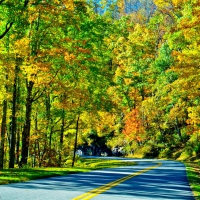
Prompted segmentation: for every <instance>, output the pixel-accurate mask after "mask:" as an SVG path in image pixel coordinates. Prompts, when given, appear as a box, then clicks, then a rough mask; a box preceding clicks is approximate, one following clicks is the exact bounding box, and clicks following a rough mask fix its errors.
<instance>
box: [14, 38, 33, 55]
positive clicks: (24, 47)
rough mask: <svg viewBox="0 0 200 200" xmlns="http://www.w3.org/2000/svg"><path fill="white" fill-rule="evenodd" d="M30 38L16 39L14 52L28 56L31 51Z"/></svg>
mask: <svg viewBox="0 0 200 200" xmlns="http://www.w3.org/2000/svg"><path fill="white" fill-rule="evenodd" d="M29 45H30V40H29V39H28V38H22V39H19V40H16V42H15V43H14V52H15V53H16V55H17V56H20V57H22V56H28V55H29V53H30V48H29Z"/></svg>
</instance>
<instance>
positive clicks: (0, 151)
mask: <svg viewBox="0 0 200 200" xmlns="http://www.w3.org/2000/svg"><path fill="white" fill-rule="evenodd" d="M0 18H1V21H0V169H2V168H8V167H9V168H14V167H16V166H18V165H19V166H23V165H29V166H39V167H40V166H64V165H65V163H66V162H67V161H68V159H72V157H73V155H74V149H77V147H78V146H80V145H84V144H87V145H91V144H94V145H95V144H97V143H98V141H99V140H101V141H102V143H104V144H103V145H104V146H106V147H108V148H110V149H112V148H114V147H116V146H120V147H123V150H124V151H125V152H126V154H127V155H132V156H139V157H159V158H175V159H192V158H198V157H199V156H200V140H199V137H200V23H199V22H200V2H199V1H197V0H153V1H150V0H149V1H148V0H116V1H114V0H113V1H112V0H110V1H106V0H102V1H97V0H96V1H95V0H90V1H88V0H23V1H22V0H0ZM99 143H100V142H99ZM99 143H98V145H100V144H99Z"/></svg>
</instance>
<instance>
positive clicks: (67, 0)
mask: <svg viewBox="0 0 200 200" xmlns="http://www.w3.org/2000/svg"><path fill="white" fill-rule="evenodd" d="M63 3H64V5H65V8H66V9H67V10H69V11H74V0H63Z"/></svg>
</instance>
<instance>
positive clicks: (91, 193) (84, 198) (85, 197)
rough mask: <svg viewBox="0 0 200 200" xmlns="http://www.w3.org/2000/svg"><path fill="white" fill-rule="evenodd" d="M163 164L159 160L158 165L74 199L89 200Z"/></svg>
mask: <svg viewBox="0 0 200 200" xmlns="http://www.w3.org/2000/svg"><path fill="white" fill-rule="evenodd" d="M161 165H162V163H161V162H159V163H158V164H157V165H154V166H151V167H148V168H145V169H143V170H141V171H138V172H135V173H133V174H130V175H128V176H125V177H123V178H120V179H117V180H116V181H113V182H110V183H107V184H105V185H103V186H101V187H98V188H96V189H93V190H90V191H89V192H86V193H84V194H82V195H80V196H78V197H75V198H73V199H72V200H89V199H91V198H93V197H95V196H97V195H98V194H101V193H103V192H105V191H106V190H109V189H110V188H112V187H115V186H116V185H119V184H120V183H122V182H124V181H126V180H128V179H131V178H133V177H135V176H138V175H140V174H142V173H145V172H147V171H149V170H151V169H154V168H157V167H159V166H161Z"/></svg>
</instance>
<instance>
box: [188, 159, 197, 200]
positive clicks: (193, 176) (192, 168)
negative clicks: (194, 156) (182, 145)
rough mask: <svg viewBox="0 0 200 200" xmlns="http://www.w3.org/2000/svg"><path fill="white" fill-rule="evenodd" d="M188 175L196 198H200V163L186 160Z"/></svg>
mask: <svg viewBox="0 0 200 200" xmlns="http://www.w3.org/2000/svg"><path fill="white" fill-rule="evenodd" d="M185 165H186V169H187V177H188V180H189V183H190V186H191V188H192V191H193V194H194V196H195V199H196V200H200V163H195V162H185Z"/></svg>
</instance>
